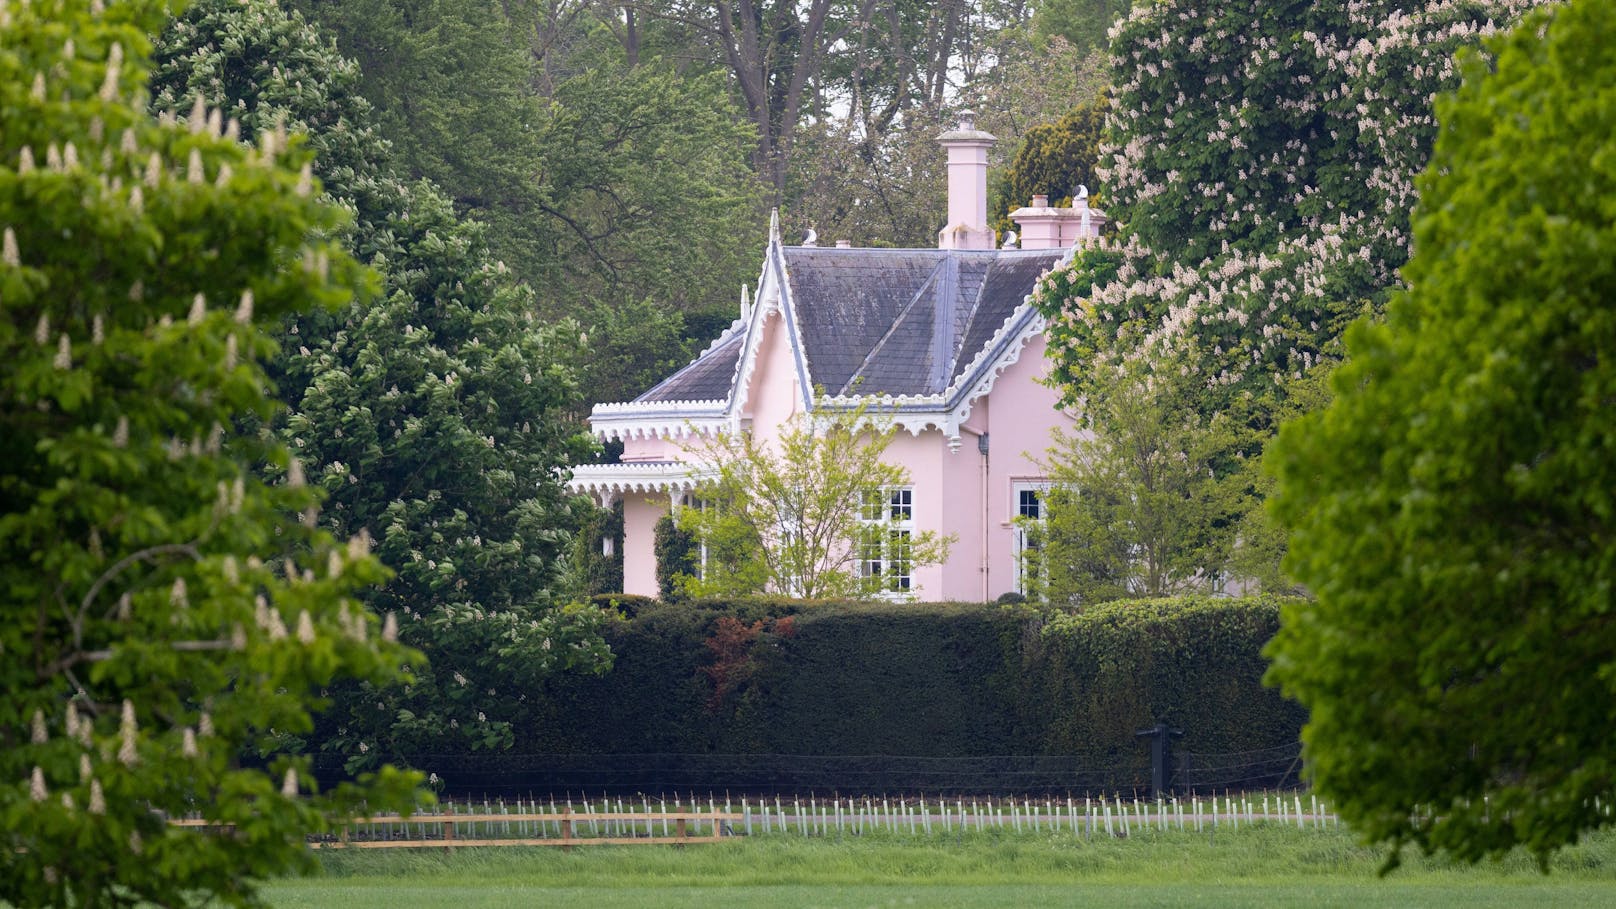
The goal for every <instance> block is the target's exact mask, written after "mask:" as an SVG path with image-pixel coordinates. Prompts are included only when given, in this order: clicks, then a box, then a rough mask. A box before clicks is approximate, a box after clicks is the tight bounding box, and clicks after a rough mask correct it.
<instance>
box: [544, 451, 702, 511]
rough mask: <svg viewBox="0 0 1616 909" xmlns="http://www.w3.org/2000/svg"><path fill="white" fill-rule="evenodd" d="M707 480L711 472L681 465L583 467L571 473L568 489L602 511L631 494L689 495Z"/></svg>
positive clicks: (652, 464) (666, 462) (661, 462)
mask: <svg viewBox="0 0 1616 909" xmlns="http://www.w3.org/2000/svg"><path fill="white" fill-rule="evenodd" d="M710 476H711V471H710V470H708V469H706V468H704V467H702V466H700V465H696V464H687V463H685V462H683V461H645V462H641V463H633V462H630V463H626V464H583V465H580V466H578V467H574V468H573V469H572V479H571V480H568V481H567V488H568V489H570V490H572V491H573V492H575V493H578V494H579V495H588V496H593V497H594V498H595V499H596V500H597V501H599V502H600V503H601V505H602V506H603V507H604V506H609V505H611V504H612V503H613V502H615V501H616V500H617V499H618V497H620V496H623V495H628V494H631V493H658V492H667V493H673V492H678V493H685V492H689V491H691V490H693V489H695V488H696V487H697V486H699V485H701V483H702V482H703V481H704V480H707V479H709V478H710Z"/></svg>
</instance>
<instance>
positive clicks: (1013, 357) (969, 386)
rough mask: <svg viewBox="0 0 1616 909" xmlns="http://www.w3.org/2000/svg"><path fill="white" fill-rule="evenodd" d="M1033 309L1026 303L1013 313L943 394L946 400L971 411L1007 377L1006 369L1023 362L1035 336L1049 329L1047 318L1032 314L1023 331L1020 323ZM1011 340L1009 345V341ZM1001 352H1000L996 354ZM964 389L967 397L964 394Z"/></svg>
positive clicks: (1034, 312) (1035, 313)
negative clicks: (1047, 327)
mask: <svg viewBox="0 0 1616 909" xmlns="http://www.w3.org/2000/svg"><path fill="white" fill-rule="evenodd" d="M1030 309H1031V306H1030V304H1027V303H1023V304H1021V306H1019V307H1017V308H1016V311H1015V312H1013V313H1011V314H1010V317H1009V318H1008V319H1005V320H1004V324H1003V325H1001V326H999V330H998V331H996V332H994V334H993V338H992V339H991V340H989V341H988V343H986V344H984V345H982V351H981V352H980V353H978V354H977V355H976V359H974V360H972V361H971V363H970V365H969V366H967V367H965V369H964V371H962V372H961V373H960V378H959V379H957V380H955V382H954V384H952V385H950V386H948V390H947V391H945V392H943V398H945V399H946V400H950V401H954V402H955V405H956V406H964V407H966V408H969V407H970V405H971V404H973V403H975V402H976V401H977V400H978V399H979V398H983V397H986V396H987V395H988V394H989V393H990V392H992V391H993V385H994V383H995V382H997V381H998V380H999V376H1002V375H1004V373H1005V370H1007V369H1009V368H1010V367H1012V366H1014V365H1015V364H1016V362H1017V361H1019V360H1020V359H1021V351H1022V350H1023V349H1024V348H1025V347H1026V346H1027V344H1028V343H1030V342H1031V341H1032V339H1033V338H1034V337H1036V336H1037V335H1040V334H1042V333H1043V331H1044V328H1045V323H1044V317H1043V316H1042V315H1040V314H1039V313H1037V312H1036V311H1033V312H1032V318H1030V319H1027V320H1026V323H1025V324H1024V325H1022V326H1020V327H1019V328H1017V327H1016V324H1015V323H1016V322H1018V321H1020V320H1021V319H1023V318H1025V317H1026V315H1027V313H1028V311H1029V310H1030ZM1007 340H1008V342H1009V343H1008V345H1006V343H1005V342H1006V341H1007ZM993 351H998V353H996V354H995V353H993ZM962 390H964V397H963V398H961V397H960V395H961V392H962Z"/></svg>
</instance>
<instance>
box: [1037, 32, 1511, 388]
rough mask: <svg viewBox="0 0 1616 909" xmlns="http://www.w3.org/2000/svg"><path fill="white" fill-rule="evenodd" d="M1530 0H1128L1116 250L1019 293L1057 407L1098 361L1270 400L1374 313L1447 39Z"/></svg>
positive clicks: (1085, 258) (1450, 73)
mask: <svg viewBox="0 0 1616 909" xmlns="http://www.w3.org/2000/svg"><path fill="white" fill-rule="evenodd" d="M1534 5H1537V0H1464V2H1456V0H1427V2H1420V3H1414V4H1412V6H1411V5H1410V4H1409V3H1407V2H1391V0H1373V2H1351V3H1348V2H1340V0H1332V2H1323V3H1307V4H1288V5H1282V6H1277V7H1276V6H1275V5H1274V4H1272V3H1266V2H1262V0H1246V2H1239V3H1229V4H1207V3H1204V2H1202V0H1166V2H1162V3H1153V4H1145V5H1140V6H1136V7H1135V8H1134V10H1133V12H1132V13H1131V14H1130V15H1129V17H1128V18H1127V19H1126V20H1124V21H1122V22H1121V23H1119V24H1118V26H1117V28H1116V29H1115V31H1114V32H1113V43H1112V54H1113V61H1114V72H1113V89H1112V108H1111V113H1110V117H1109V120H1108V125H1109V130H1110V133H1111V136H1112V142H1113V143H1114V145H1113V147H1111V148H1110V149H1109V150H1108V151H1109V153H1108V154H1107V155H1106V156H1105V157H1106V158H1107V159H1108V160H1106V161H1105V162H1104V163H1105V167H1104V168H1103V175H1104V176H1105V177H1106V187H1105V191H1106V194H1107V196H1108V199H1109V201H1110V208H1109V209H1108V212H1109V213H1110V214H1111V215H1113V216H1114V217H1115V218H1117V220H1118V221H1119V222H1120V224H1121V225H1122V232H1123V240H1122V242H1121V243H1120V244H1119V245H1118V247H1117V248H1115V249H1106V250H1093V251H1090V252H1088V253H1086V254H1084V255H1081V256H1078V257H1077V259H1076V260H1075V261H1074V263H1073V264H1072V265H1071V266H1070V267H1069V268H1067V269H1064V270H1061V271H1057V272H1056V273H1055V274H1054V275H1052V276H1051V278H1050V280H1049V281H1048V282H1047V283H1046V284H1045V285H1044V287H1043V288H1042V289H1041V291H1040V293H1039V295H1038V297H1039V301H1040V303H1041V305H1042V307H1043V309H1044V310H1045V312H1046V313H1047V314H1049V315H1050V317H1051V320H1052V324H1051V327H1050V338H1051V349H1052V351H1053V355H1054V357H1055V360H1056V365H1057V368H1058V371H1059V375H1060V379H1061V381H1062V382H1063V384H1064V385H1065V387H1066V388H1067V390H1068V393H1069V396H1070V400H1072V401H1076V400H1077V398H1079V397H1081V396H1082V395H1083V394H1084V393H1085V391H1086V390H1087V387H1088V380H1087V378H1086V376H1087V374H1088V370H1089V368H1090V367H1091V366H1092V365H1094V364H1095V363H1096V362H1097V361H1100V362H1103V361H1112V360H1117V359H1122V358H1132V359H1137V360H1139V361H1141V362H1142V363H1144V364H1146V367H1147V368H1150V369H1155V368H1166V369H1169V370H1171V371H1173V372H1180V371H1182V372H1184V373H1185V374H1187V375H1191V376H1195V377H1197V378H1198V379H1199V381H1200V382H1201V383H1202V384H1203V385H1204V386H1205V387H1206V388H1207V389H1208V401H1209V406H1213V407H1218V406H1223V405H1224V404H1226V403H1227V402H1229V401H1231V400H1235V399H1236V398H1237V397H1249V396H1256V397H1258V398H1261V399H1268V398H1272V397H1273V396H1274V395H1275V394H1276V393H1278V394H1282V393H1283V391H1282V389H1279V388H1278V386H1280V385H1282V384H1283V383H1284V382H1285V381H1286V380H1287V379H1289V378H1293V377H1296V376H1299V375H1300V374H1301V373H1303V372H1304V371H1306V370H1307V369H1309V368H1310V367H1311V366H1312V365H1313V364H1314V363H1316V362H1317V361H1318V359H1319V358H1320V357H1321V356H1328V355H1329V354H1330V351H1331V350H1332V345H1333V342H1334V341H1335V339H1336V338H1337V337H1339V335H1340V332H1341V330H1342V328H1343V327H1344V325H1345V323H1346V322H1347V321H1350V320H1351V319H1352V318H1354V317H1356V316H1357V315H1358V314H1360V313H1361V312H1363V311H1364V310H1365V308H1371V309H1373V308H1378V306H1379V305H1380V304H1381V303H1382V301H1383V300H1384V297H1385V294H1386V292H1387V291H1388V289H1390V288H1392V287H1394V286H1396V285H1397V283H1398V278H1397V269H1398V268H1399V267H1400V266H1401V265H1402V264H1403V262H1404V261H1406V259H1407V257H1408V248H1409V227H1408V224H1409V211H1410V209H1411V208H1412V206H1413V204H1414V199H1415V188H1414V175H1415V174H1416V173H1417V172H1418V171H1419V169H1420V168H1421V167H1422V166H1423V165H1424V163H1425V160H1426V157H1427V156H1428V154H1429V151H1430V147H1431V140H1432V137H1433V135H1434V133H1435V122H1434V120H1433V119H1432V116H1431V99H1432V97H1433V96H1434V95H1435V94H1436V93H1438V92H1441V91H1444V90H1448V89H1451V88H1452V87H1453V86H1454V84H1455V82H1456V79H1457V76H1456V73H1455V70H1454V67H1453V64H1452V59H1451V58H1452V54H1453V52H1454V51H1455V50H1456V49H1457V48H1459V47H1463V46H1469V45H1473V44H1475V43H1477V41H1478V40H1479V39H1480V38H1482V37H1483V36H1485V35H1487V34H1490V33H1491V32H1493V31H1494V29H1495V28H1496V27H1498V26H1502V25H1505V24H1507V23H1509V22H1511V21H1514V20H1515V19H1517V18H1518V17H1519V16H1520V15H1521V13H1522V12H1523V11H1524V10H1525V9H1527V8H1529V7H1531V6H1534Z"/></svg>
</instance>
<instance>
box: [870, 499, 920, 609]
mask: <svg viewBox="0 0 1616 909" xmlns="http://www.w3.org/2000/svg"><path fill="white" fill-rule="evenodd" d="M914 495H915V492H914V489H913V488H912V487H909V486H895V487H889V488H884V489H866V490H865V491H864V499H863V502H862V509H861V512H860V515H859V518H860V521H859V523H860V527H859V540H858V574H859V579H860V582H861V584H862V585H863V587H864V589H865V590H866V591H867V592H870V593H896V594H904V593H908V592H909V591H910V590H911V589H912V588H913V585H914V576H913V573H914V548H913V536H914V528H915V507H914V505H915V503H914Z"/></svg>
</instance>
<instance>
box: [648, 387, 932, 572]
mask: <svg viewBox="0 0 1616 909" xmlns="http://www.w3.org/2000/svg"><path fill="white" fill-rule="evenodd" d="M896 431H897V430H896V429H895V428H894V427H886V428H881V427H879V426H877V425H874V421H873V420H872V419H871V418H870V417H869V415H868V412H867V411H866V409H865V408H863V407H860V408H858V409H857V410H854V411H852V412H850V413H846V414H838V415H833V416H827V417H818V418H806V419H805V418H802V417H800V416H799V417H798V418H796V419H795V420H794V421H793V422H791V423H788V424H786V425H785V427H784V429H783V431H782V432H781V434H780V437H779V438H778V439H777V440H774V441H772V442H771V441H764V440H759V439H757V438H754V437H753V436H751V435H750V434H744V433H743V434H737V435H724V436H720V437H718V438H716V439H712V440H710V441H708V442H707V443H706V444H704V445H700V446H698V447H697V448H696V449H695V450H694V451H693V454H695V455H696V456H697V459H698V460H699V461H702V462H704V463H705V466H706V467H707V468H708V469H709V470H710V471H711V478H710V479H708V480H707V481H706V482H704V483H702V484H701V486H700V487H699V488H698V489H697V491H696V496H697V498H698V499H699V500H700V502H699V504H698V505H697V506H695V507H688V508H681V509H680V510H679V513H678V523H679V527H680V528H681V529H684V530H687V531H689V532H690V533H691V534H693V535H694V536H695V537H696V538H697V539H699V540H700V541H701V542H702V544H703V545H704V546H705V552H706V559H705V568H704V570H703V572H702V575H701V576H700V577H689V576H687V577H686V578H685V579H684V580H683V581H682V586H683V588H684V590H685V591H686V592H687V593H689V594H690V595H693V596H734V595H745V594H752V593H762V592H764V591H765V590H773V591H776V592H779V593H784V594H787V595H790V596H798V597H803V598H806V599H820V598H825V597H848V596H870V595H875V594H880V593H891V592H907V590H906V589H900V588H901V583H900V582H898V581H897V580H896V579H897V578H899V577H906V576H907V574H908V571H911V570H913V569H914V568H917V567H920V566H924V565H932V564H936V563H938V562H940V561H942V560H943V559H944V558H946V557H947V556H948V547H949V545H950V544H951V543H952V542H953V539H952V537H946V538H945V537H942V536H939V535H938V534H937V532H936V531H931V530H926V531H918V530H917V531H911V530H909V529H904V528H898V527H896V526H893V525H894V524H895V521H894V520H893V517H894V516H893V514H892V511H893V509H894V508H900V507H901V505H896V506H895V505H893V504H892V502H891V496H892V495H893V491H894V490H895V489H897V488H899V487H903V486H906V485H908V483H909V471H908V470H907V469H905V468H904V467H902V466H899V465H896V464H888V463H886V462H884V461H883V460H882V458H881V456H882V454H883V453H884V452H885V451H886V449H887V446H888V445H889V444H890V443H891V442H892V439H893V435H894V434H895V433H896ZM877 566H878V567H879V570H876V568H877ZM861 569H862V570H861ZM900 572H901V574H900Z"/></svg>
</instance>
